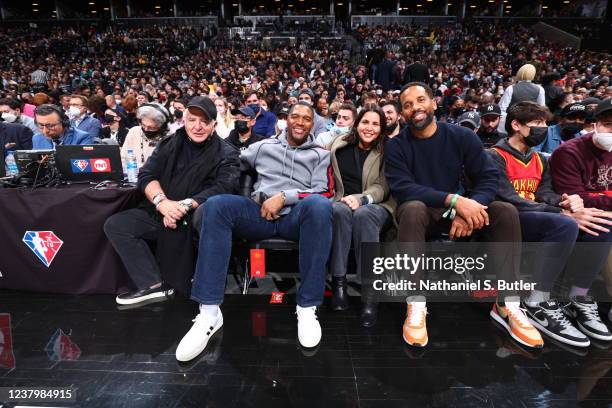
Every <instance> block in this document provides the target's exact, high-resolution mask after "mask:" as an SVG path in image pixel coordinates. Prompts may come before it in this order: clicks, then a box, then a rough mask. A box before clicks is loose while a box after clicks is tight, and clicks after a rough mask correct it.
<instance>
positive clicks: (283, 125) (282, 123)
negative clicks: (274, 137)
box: [276, 119, 287, 132]
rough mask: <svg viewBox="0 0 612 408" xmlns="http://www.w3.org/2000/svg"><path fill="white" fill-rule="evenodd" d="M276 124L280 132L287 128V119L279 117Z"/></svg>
mask: <svg viewBox="0 0 612 408" xmlns="http://www.w3.org/2000/svg"><path fill="white" fill-rule="evenodd" d="M276 125H277V126H278V129H279V130H280V131H281V132H282V131H284V130H285V129H287V121H286V120H285V119H279V120H278V122H276Z"/></svg>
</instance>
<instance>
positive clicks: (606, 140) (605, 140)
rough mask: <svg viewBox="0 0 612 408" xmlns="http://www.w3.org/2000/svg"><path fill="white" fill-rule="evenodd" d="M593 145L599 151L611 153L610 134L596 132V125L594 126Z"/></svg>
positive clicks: (611, 134)
mask: <svg viewBox="0 0 612 408" xmlns="http://www.w3.org/2000/svg"><path fill="white" fill-rule="evenodd" d="M593 143H595V146H597V147H599V148H600V149H601V150H605V151H606V152H612V133H610V132H606V133H603V132H598V131H597V124H595V133H593Z"/></svg>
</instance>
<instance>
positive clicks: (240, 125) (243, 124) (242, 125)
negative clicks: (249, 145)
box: [234, 120, 249, 135]
mask: <svg viewBox="0 0 612 408" xmlns="http://www.w3.org/2000/svg"><path fill="white" fill-rule="evenodd" d="M234 129H236V130H237V131H238V133H240V134H241V135H244V134H245V133H248V132H249V125H248V124H247V121H246V120H237V121H235V122H234Z"/></svg>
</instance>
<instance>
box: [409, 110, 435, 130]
mask: <svg viewBox="0 0 612 408" xmlns="http://www.w3.org/2000/svg"><path fill="white" fill-rule="evenodd" d="M433 119H434V114H433V112H426V117H425V119H423V120H421V121H419V122H417V123H415V122H414V120H412V119H410V120H409V121H408V126H410V127H411V128H412V129H416V130H423V129H425V128H426V127H427V126H429V125H431V122H433Z"/></svg>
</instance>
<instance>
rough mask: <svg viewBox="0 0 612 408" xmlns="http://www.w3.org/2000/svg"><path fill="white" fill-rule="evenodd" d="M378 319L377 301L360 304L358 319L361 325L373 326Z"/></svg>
mask: <svg viewBox="0 0 612 408" xmlns="http://www.w3.org/2000/svg"><path fill="white" fill-rule="evenodd" d="M377 319H378V302H365V303H363V304H362V306H361V314H360V315H359V321H360V322H361V325H362V326H363V327H373V326H374V325H375V324H376V321H377Z"/></svg>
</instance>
